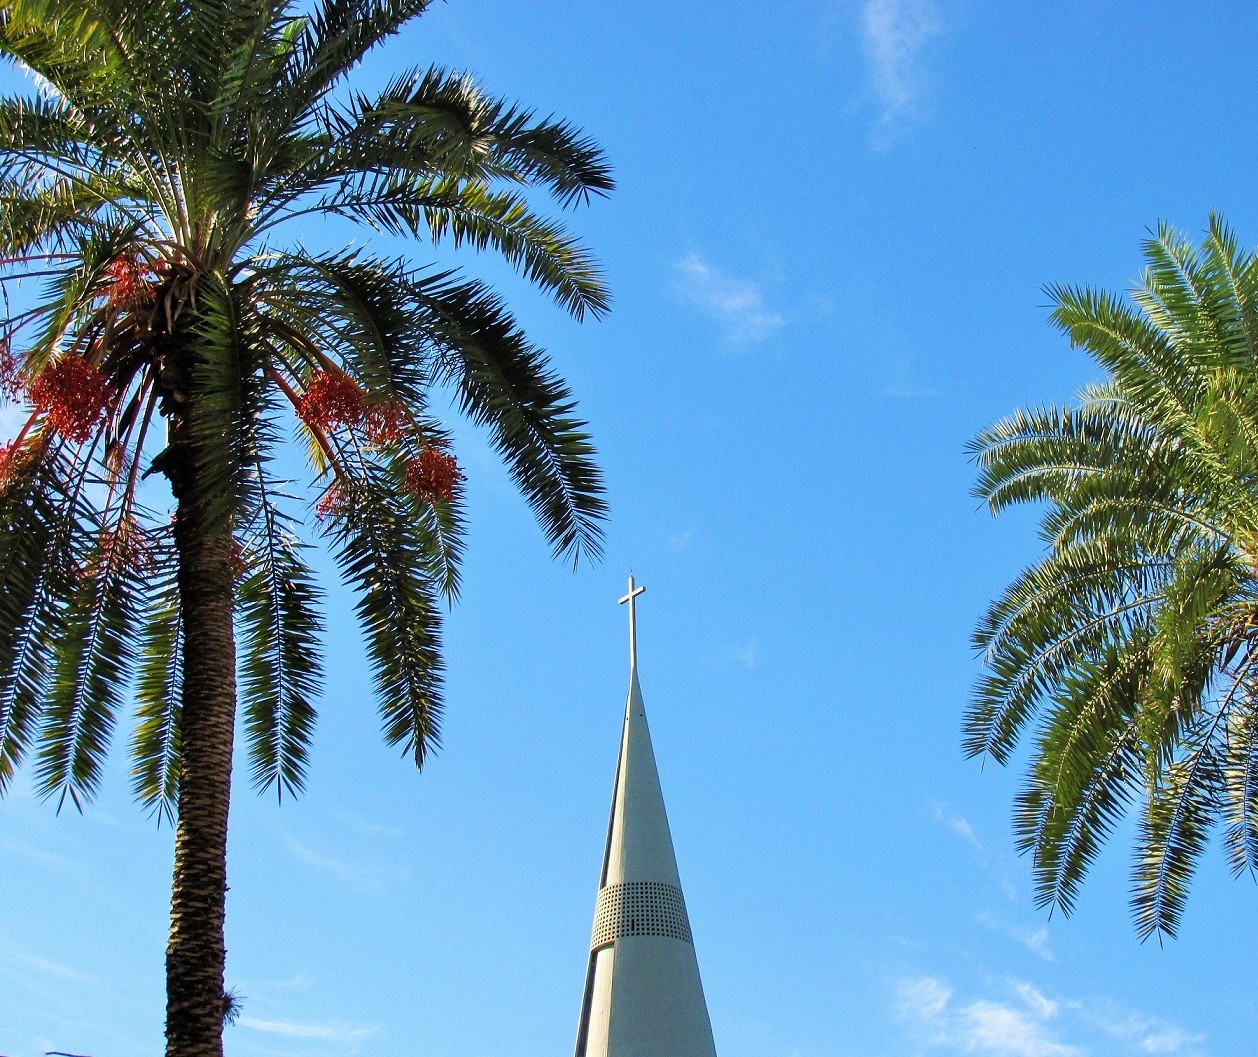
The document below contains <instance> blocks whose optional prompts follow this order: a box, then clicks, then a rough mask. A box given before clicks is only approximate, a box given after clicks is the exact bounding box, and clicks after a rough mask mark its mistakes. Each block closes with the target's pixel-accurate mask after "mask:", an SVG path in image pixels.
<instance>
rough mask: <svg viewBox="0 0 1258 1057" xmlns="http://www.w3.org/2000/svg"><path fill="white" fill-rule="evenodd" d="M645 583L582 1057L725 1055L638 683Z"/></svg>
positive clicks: (633, 605) (629, 598)
mask: <svg viewBox="0 0 1258 1057" xmlns="http://www.w3.org/2000/svg"><path fill="white" fill-rule="evenodd" d="M645 590H646V588H644V587H635V585H634V581H633V577H632V576H630V577H629V593H628V594H626V595H625V597H624V598H622V599H621V600H620V601H621V602H622V603H628V605H629V697H628V701H627V702H626V705H625V722H624V729H623V732H622V734H621V739H620V759H619V761H618V762H617V765H616V782H615V786H614V788H613V790H612V810H611V819H610V821H609V823H608V828H607V847H606V849H605V851H604V853H603V870H602V873H601V875H600V877H599V889H598V900H597V902H596V904H595V908H594V930H593V935H592V936H591V938H590V957H589V964H588V966H587V969H586V978H585V993H584V996H583V999H582V1003H581V1019H580V1022H579V1024H578V1026H577V1046H576V1057H716V1045H715V1043H714V1042H713V1040H712V1025H711V1022H710V1021H709V1019H708V1007H707V1002H706V1001H705V1000H704V997H703V983H702V981H701V980H700V978H699V962H698V959H697V958H696V956H695V948H694V940H693V937H692V936H691V932H690V921H689V918H688V916H687V914H686V902H685V899H684V898H683V896H682V893H681V880H680V878H679V876H678V873H677V859H676V857H675V855H674V853H673V839H672V835H671V833H670V832H669V828H668V815H667V813H666V812H665V810H664V794H663V792H662V791H661V789H660V779H659V773H658V772H657V770H656V766H655V753H654V751H653V750H652V748H651V731H650V728H649V727H648V726H647V721H646V709H645V708H644V706H643V704H642V690H641V688H640V687H639V685H638V657H637V652H638V649H637V647H638V642H637V638H638V636H637V598H638V596H639V595H640V594H642V592H643V591H645Z"/></svg>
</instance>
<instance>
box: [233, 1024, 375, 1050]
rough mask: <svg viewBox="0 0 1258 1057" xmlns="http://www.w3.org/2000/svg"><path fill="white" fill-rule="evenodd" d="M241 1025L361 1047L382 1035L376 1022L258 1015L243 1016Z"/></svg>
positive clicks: (269, 1032)
mask: <svg viewBox="0 0 1258 1057" xmlns="http://www.w3.org/2000/svg"><path fill="white" fill-rule="evenodd" d="M239 1023H240V1026H241V1027H242V1028H251V1029H253V1030H254V1031H261V1032H265V1033H266V1034H268V1035H280V1036H282V1037H284V1038H287V1039H306V1040H308V1041H310V1042H325V1043H330V1044H332V1045H335V1046H347V1047H352V1048H357V1047H360V1046H361V1045H362V1044H363V1043H365V1042H368V1041H369V1040H371V1039H374V1038H378V1037H379V1036H380V1035H381V1029H380V1028H379V1027H377V1026H376V1025H374V1024H348V1023H345V1022H343V1021H330V1022H328V1023H319V1022H310V1021H307V1022H301V1021H295V1020H262V1019H260V1018H257V1017H241V1018H240V1021H239Z"/></svg>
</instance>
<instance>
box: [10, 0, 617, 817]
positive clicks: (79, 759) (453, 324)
mask: <svg viewBox="0 0 1258 1057" xmlns="http://www.w3.org/2000/svg"><path fill="white" fill-rule="evenodd" d="M244 6H245V8H246V9H247V10H246V13H247V15H248V17H242V16H241V13H240V7H241V5H239V4H232V5H228V4H219V3H202V4H195V3H194V4H186V3H181V2H151V0H150V2H140V3H135V2H132V0H127V2H126V3H125V4H124V3H104V4H101V3H94V4H92V5H84V4H71V3H31V4H27V3H19V4H13V5H9V8H8V10H7V13H6V15H5V16H4V17H5V19H6V24H5V45H6V48H7V50H8V52H9V53H10V55H12V56H13V57H14V58H16V59H17V60H18V61H19V62H21V63H23V64H25V65H26V66H27V67H29V68H30V69H31V70H33V71H35V72H36V73H37V74H39V75H40V77H41V78H42V79H43V80H44V82H45V83H46V84H47V85H50V86H51V88H52V90H51V91H45V92H44V93H42V95H41V97H40V98H38V99H34V100H32V99H23V100H20V101H19V100H11V101H7V102H6V103H4V104H3V106H2V108H0V142H3V144H4V148H5V152H4V155H3V160H2V163H0V187H2V188H3V192H4V199H3V212H2V213H0V225H2V227H0V242H2V246H0V252H2V253H3V254H4V256H5V258H6V260H5V262H4V267H5V269H6V273H7V277H8V278H10V279H13V278H21V277H30V276H32V275H33V274H39V275H41V276H42V277H43V278H44V279H45V280H46V282H45V285H44V288H43V293H42V295H41V296H39V297H38V298H37V299H35V301H34V303H33V304H31V305H30V306H29V307H25V308H24V310H23V311H21V312H14V313H10V318H9V322H8V328H7V333H6V340H5V345H4V354H5V362H4V364H3V367H4V368H5V376H4V383H5V385H6V387H7V389H8V392H9V393H10V394H11V395H17V396H19V397H22V396H25V398H26V399H27V401H28V402H29V404H30V405H31V408H32V413H31V416H30V418H29V420H28V422H27V423H26V426H25V428H24V429H23V430H22V432H21V434H20V435H19V437H18V438H17V440H15V441H14V442H13V443H11V444H10V445H9V446H7V447H6V448H5V449H4V451H3V456H2V462H0V480H3V482H4V486H5V487H4V493H3V498H2V501H3V503H4V506H5V510H4V511H3V517H4V520H5V523H6V526H7V527H8V529H9V531H8V533H7V535H6V538H5V547H4V551H3V555H2V559H0V560H3V562H4V565H3V569H4V577H5V583H6V585H7V587H8V588H9V590H7V591H6V594H5V598H4V600H3V606H4V611H3V614H2V615H0V623H2V624H3V625H4V629H3V632H0V634H3V635H5V636H6V637H7V638H9V639H10V641H8V642H5V643H4V646H6V647H7V656H8V657H9V658H11V659H12V662H11V665H10V670H9V672H8V679H7V681H6V683H5V684H4V687H3V692H4V697H3V699H2V700H3V710H2V711H0V719H2V722H0V782H4V781H7V780H8V778H9V776H10V774H11V772H12V770H13V767H14V766H15V765H16V764H17V763H18V762H19V761H20V759H21V758H22V756H23V754H24V752H25V751H26V749H27V747H28V746H29V745H30V744H31V743H32V742H33V741H36V740H38V742H39V744H40V747H39V756H38V763H37V768H38V780H39V783H40V785H41V787H42V788H43V789H44V790H45V791H46V792H59V793H61V795H63V796H64V795H69V796H71V797H73V798H75V800H76V801H77V800H78V799H79V798H81V797H82V796H84V795H87V794H90V793H91V791H92V789H93V788H94V786H95V783H96V781H97V776H98V773H99V767H98V763H99V760H100V757H101V754H102V752H103V749H104V746H105V743H106V740H107V737H108V734H109V731H110V729H111V727H112V725H113V715H114V712H115V709H116V706H117V703H118V696H119V692H120V689H121V687H122V686H123V685H124V683H125V680H126V677H127V674H128V671H129V669H130V668H131V666H132V664H133V663H134V662H135V661H136V660H137V659H138V660H139V661H140V662H141V665H142V678H141V679H140V680H139V683H138V689H139V694H138V700H139V709H140V715H141V723H140V726H139V730H138V735H137V741H136V746H135V748H136V756H135V758H136V771H135V777H136V785H137V789H138V791H139V792H140V794H141V795H142V796H143V797H144V799H145V800H146V801H148V802H150V803H151V804H153V805H155V806H157V807H158V808H159V809H161V810H166V811H169V809H170V807H171V805H172V804H173V796H174V789H175V784H174V780H175V777H176V775H177V773H178V766H177V757H178V731H177V723H176V719H177V716H176V715H175V714H174V713H173V710H172V709H171V708H170V702H171V699H172V690H173V688H174V686H175V683H176V680H177V679H178V666H179V659H178V650H177V644H178V640H179V634H180V628H179V612H178V606H177V605H175V604H174V601H173V593H172V592H174V590H175V584H174V578H173V576H172V571H173V564H172V560H173V557H174V552H173V548H172V547H171V546H170V533H169V532H168V531H166V527H165V526H162V525H159V524H155V523H153V521H152V519H151V518H146V512H145V510H144V509H143V507H142V504H141V501H140V498H139V497H138V495H137V485H138V483H139V482H140V480H141V478H142V477H144V476H146V475H147V474H149V473H152V472H153V470H154V468H156V469H158V470H160V471H164V472H167V473H168V474H170V475H172V480H174V479H175V478H177V477H178V475H179V474H181V473H184V472H186V470H185V469H183V468H181V467H180V465H179V462H180V460H179V459H178V458H177V457H176V456H177V455H178V445H179V444H180V443H181V442H182V438H181V431H182V432H186V434H187V435H188V437H189V440H191V439H192V438H193V437H195V444H196V448H197V453H196V459H197V464H196V470H197V472H198V473H199V474H200V475H201V477H202V481H201V482H200V483H201V487H202V488H203V490H204V493H205V494H206V495H207V496H210V497H212V501H211V502H210V503H209V509H208V510H206V511H205V512H204V513H205V514H206V515H207V516H208V517H209V518H210V519H211V520H215V519H217V520H222V521H228V522H230V524H231V526H232V529H233V531H234V534H235V539H236V541H237V553H236V554H235V555H234V559H233V560H234V561H235V562H236V563H237V564H238V566H239V568H238V570H237V572H238V576H239V581H240V582H239V586H238V595H239V603H240V604H239V620H240V626H241V631H242V633H243V635H244V641H245V651H246V652H245V659H244V669H243V671H244V681H243V684H242V690H243V696H244V701H245V704H246V707H247V713H248V732H249V736H250V747H251V752H252V757H253V766H254V776H255V778H256V779H257V780H258V781H259V782H260V783H263V784H271V783H274V784H276V785H277V787H278V788H279V789H281V790H282V789H293V788H296V787H297V786H299V785H300V783H301V778H302V774H303V770H304V765H305V744H306V741H307V738H308V735H309V731H310V724H311V719H312V711H311V704H310V702H311V697H312V693H313V691H314V689H315V685H316V682H317V675H318V670H319V666H318V657H317V649H316V641H317V634H318V630H319V622H318V618H317V616H316V610H315V591H314V588H313V584H312V580H311V576H310V573H309V571H308V570H307V569H306V566H305V564H304V562H303V560H302V553H301V545H300V544H299V543H298V542H297V538H296V534H295V529H296V526H295V525H294V524H293V522H292V521H291V520H290V519H291V517H292V511H291V510H285V509H284V508H283V507H284V497H283V496H282V493H281V489H280V488H279V486H278V482H276V481H274V480H273V479H272V477H271V475H270V474H269V472H268V462H269V460H270V457H271V455H272V453H273V449H274V447H275V445H276V443H277V441H278V438H279V436H280V431H281V426H282V424H283V420H284V416H285V415H286V414H287V413H289V412H292V413H293V415H294V416H295V420H296V422H297V424H298V427H299V429H300V431H301V433H302V434H303V435H304V436H305V438H306V440H307V442H308V449H309V456H310V462H311V465H312V468H313V470H314V472H315V474H316V478H317V480H318V481H319V483H320V485H321V487H322V489H323V491H322V497H321V498H320V500H319V502H318V505H317V508H316V510H317V513H318V515H319V518H320V519H321V520H322V522H323V528H324V530H325V532H326V533H327V535H328V536H329V537H330V538H331V540H332V542H333V545H334V547H335V549H336V552H337V557H338V559H339V562H340V565H341V568H342V571H343V572H344V574H345V575H346V577H347V578H348V579H349V580H350V581H352V582H354V583H355V584H357V586H358V587H359V588H360V590H361V592H362V598H361V601H360V615H361V617H362V618H363V622H364V625H365V628H366V630H367V634H368V639H369V642H370V647H371V653H372V659H373V661H374V664H375V667H376V672H377V675H378V678H379V684H380V690H381V701H382V706H383V709H384V713H385V722H386V730H387V734H388V737H389V739H390V740H391V741H394V742H399V743H403V744H405V745H407V746H408V747H409V748H410V749H411V750H412V751H413V752H414V754H415V758H416V760H417V761H422V759H423V756H424V753H425V751H426V748H427V747H428V746H429V745H430V744H431V742H432V741H433V739H434V738H435V737H436V734H437V713H438V707H437V701H438V679H439V673H440V665H439V663H438V650H437V631H438V612H439V610H438V606H437V599H436V598H435V597H434V594H435V593H436V592H440V591H444V592H445V593H446V594H447V595H453V593H454V592H455V590H456V588H457V582H458V581H457V558H458V555H459V546H460V533H461V527H462V524H461V517H460V503H459V494H458V491H459V490H458V483H459V480H460V477H461V474H460V471H459V470H458V468H457V466H456V464H455V462H454V460H453V457H452V456H451V455H450V454H449V453H448V448H449V438H448V435H447V433H446V431H445V430H444V429H443V427H442V426H441V424H440V423H439V422H438V420H437V419H436V418H435V417H434V416H433V415H432V413H431V412H430V410H429V396H430V393H431V392H432V390H433V389H434V388H443V387H445V388H451V389H452V390H453V391H454V392H455V393H456V394H457V398H458V402H459V404H460V405H461V409H462V410H463V412H465V413H466V414H467V415H469V416H470V417H471V418H472V419H474V420H475V421H477V422H479V423H481V424H483V425H485V426H487V427H488V428H489V429H490V430H491V432H492V434H493V439H494V441H495V443H496V446H497V448H498V450H499V451H500V452H501V453H502V454H503V456H504V457H505V458H506V459H507V460H508V462H509V464H510V466H511V469H512V471H513V474H514V477H515V480H516V481H517V483H518V484H519V486H520V488H521V489H522V490H523V491H524V493H525V494H526V496H527V497H528V498H529V500H530V501H531V502H532V504H533V506H534V508H535V509H536V510H537V512H538V514H539V516H540V518H541V520H542V523H543V525H544V527H545V529H546V532H547V534H548V536H549V538H550V539H551V541H552V543H553V544H554V545H555V547H556V549H557V550H560V551H563V552H566V553H569V554H571V555H574V556H578V555H580V554H582V553H590V552H592V551H595V550H596V549H597V541H598V530H597V522H598V519H599V516H600V515H601V513H602V511H603V505H602V500H601V498H600V485H599V478H598V474H597V471H596V469H595V468H594V467H593V465H592V463H591V461H590V455H591V448H590V445H589V442H588V439H587V437H586V434H585V432H584V429H583V424H582V423H581V422H579V421H577V420H576V419H575V418H574V417H573V416H572V401H571V396H570V394H569V392H568V391H567V389H566V388H565V386H564V385H563V384H562V383H561V382H560V381H559V380H558V379H557V378H556V377H555V376H554V375H553V373H552V372H551V371H550V370H549V369H548V367H547V364H546V360H545V357H544V356H543V354H542V353H541V352H540V351H539V350H537V349H535V348H533V347H532V346H530V345H529V343H528V342H527V340H526V339H525V338H524V336H523V335H522V334H521V333H520V331H519V329H518V328H517V326H516V325H515V323H514V322H513V320H512V319H511V317H510V315H509V314H508V313H507V312H506V311H505V309H504V307H503V306H502V304H501V303H500V301H499V300H498V299H497V298H496V297H495V296H494V295H493V293H492V292H491V291H489V290H487V289H486V288H485V287H483V286H482V285H481V284H479V283H476V282H471V281H467V280H463V279H461V278H459V277H458V276H457V275H455V274H453V273H450V272H439V271H432V270H428V271H424V270H416V269H414V268H412V267H409V266H407V265H406V264H404V263H402V262H401V261H385V260H378V259H373V258H371V257H369V256H367V255H365V254H362V253H346V252H334V253H328V254H324V255H319V254H314V253H310V252H307V251H304V250H295V249H292V248H289V247H287V246H285V244H284V243H283V242H281V241H280V239H281V237H282V234H283V232H284V225H285V224H286V223H290V222H292V221H294V220H296V219H297V218H301V217H309V216H311V215H317V214H324V215H327V214H335V215H338V216H343V217H349V218H352V219H357V220H362V221H365V222H367V223H368V224H371V225H373V226H374V227H376V228H379V229H383V230H385V231H388V232H393V233H407V234H412V235H420V234H428V235H431V237H433V238H434V239H439V238H449V239H452V240H453V241H454V242H455V243H460V242H470V243H472V244H474V245H477V246H492V247H495V248H497V249H498V250H500V251H501V252H502V253H503V254H504V255H505V256H506V257H507V258H508V259H510V260H511V261H513V262H515V263H516V264H518V265H519V266H520V267H521V268H522V269H523V270H524V271H525V272H526V274H527V275H528V276H529V277H530V278H532V279H533V280H534V281H536V282H537V283H538V284H540V285H542V286H543V287H545V288H547V289H549V290H551V291H552V292H553V293H554V295H555V296H556V298H557V299H558V300H559V301H560V303H561V304H563V305H565V306H566V307H567V308H568V309H569V310H570V311H571V312H572V313H573V314H574V315H576V316H578V317H580V316H581V315H582V313H584V312H586V311H592V312H596V313H597V312H601V311H602V310H603V309H604V307H605V305H606V296H605V293H604V290H603V288H602V286H601V284H600V282H599V278H598V274H597V272H596V269H595V268H594V266H593V264H592V262H591V261H590V259H589V257H588V255H587V254H586V252H585V251H584V250H583V249H582V248H580V247H579V246H578V245H576V244H575V243H574V242H573V241H572V239H571V238H570V237H568V236H567V235H566V234H564V233H563V232H562V231H561V230H560V229H559V228H557V227H556V226H554V225H553V224H552V223H549V222H546V221H544V220H541V219H539V218H538V217H537V216H536V215H535V214H534V213H533V212H531V211H530V209H529V208H528V206H527V204H526V202H525V201H524V199H523V198H522V197H521V196H520V195H519V193H518V192H517V191H516V190H515V189H514V187H515V186H518V185H523V184H529V183H534V184H541V185H544V186H547V187H549V188H550V189H551V190H552V191H554V192H555V193H556V194H557V195H558V197H559V199H560V200H561V201H563V202H573V201H579V200H581V199H583V198H585V197H586V196H587V195H588V194H589V193H590V192H591V191H602V190H605V189H606V188H607V187H608V186H609V185H610V181H609V178H608V173H607V169H606V166H605V164H604V162H603V161H602V158H601V156H600V154H599V153H598V151H597V150H596V149H595V148H594V147H593V146H592V145H591V144H590V143H589V142H588V141H586V140H584V139H583V138H582V137H581V136H580V135H579V134H577V133H576V132H575V131H574V130H572V129H571V128H569V127H567V126H566V125H564V124H562V123H558V122H554V121H538V120H537V119H535V118H534V117H533V116H532V115H530V114H528V113H526V112H521V111H519V110H516V109H515V108H512V107H510V106H507V105H505V104H503V103H502V102H499V101H495V100H492V99H489V98H487V97H486V96H485V95H483V94H482V93H481V92H480V91H479V90H478V89H477V87H476V86H475V85H474V84H473V83H472V82H471V80H470V79H469V78H467V77H465V76H462V75H452V74H447V73H444V72H442V71H439V70H429V71H426V72H413V73H408V74H404V75H402V76H399V77H397V78H396V79H394V80H393V81H392V82H391V83H389V84H388V85H387V86H386V87H385V88H384V89H383V90H382V91H381V92H380V93H379V94H378V95H377V96H375V97H374V98H366V97H362V96H358V95H348V94H341V95H336V94H334V89H335V88H336V87H337V85H338V83H339V81H340V79H341V78H342V77H343V75H344V74H345V73H346V72H347V70H348V69H349V68H350V67H352V65H353V64H354V62H355V61H356V60H357V59H358V58H359V57H360V56H361V55H362V54H363V52H365V51H366V50H367V48H369V47H370V46H372V45H373V44H375V43H377V42H378V41H379V40H380V39H381V38H382V37H383V36H385V35H387V34H389V33H391V32H392V31H394V30H395V29H396V28H397V27H398V26H399V25H400V24H401V23H402V22H404V21H405V20H406V19H407V18H408V17H410V16H411V15H413V14H415V13H416V12H418V11H420V10H421V9H422V8H424V7H425V6H426V4H425V3H420V2H412V3H376V4H370V5H366V4H362V3H331V2H330V3H325V4H323V5H322V6H321V7H320V8H319V9H318V10H317V11H316V12H315V13H314V14H312V15H310V16H307V17H297V16H292V15H289V14H287V13H286V11H287V8H288V6H289V5H288V4H284V3H272V4H252V5H244ZM89 8H90V9H91V10H92V13H93V17H91V18H87V17H84V18H82V19H80V20H78V21H72V19H73V18H74V16H75V15H76V14H80V13H81V12H83V11H86V10H88V9H89ZM211 42H212V44H213V46H212V47H207V45H208V44H210V43H211ZM501 185H506V187H507V189H505V190H503V189H498V188H499V187H500V186H501ZM190 399H193V400H195V401H197V403H198V405H199V406H200V407H205V406H206V405H207V404H208V405H209V407H208V408H207V410H206V412H205V413H204V418H203V421H198V419H197V418H196V417H195V414H193V415H189V414H188V411H187V407H188V403H189V400H190ZM162 417H165V418H166V420H167V421H168V422H169V423H171V425H170V428H169V434H170V441H171V443H170V444H169V445H167V446H166V447H165V448H164V450H163V451H162V452H161V453H160V454H157V456H156V458H155V459H153V457H152V456H153V452H154V450H155V448H157V447H162V440H161V439H160V438H158V437H157V436H155V435H156V434H157V433H158V432H159V429H158V428H155V425H156V423H157V421H158V420H159V419H160V418H162ZM146 451H147V452H148V456H147V457H146V455H145V453H146ZM205 478H209V480H208V481H207V480H205ZM175 486H176V489H177V488H178V481H177V480H175ZM137 634H138V635H139V636H140V637H137ZM37 643H38V644H40V646H41V647H46V646H47V645H48V644H49V643H55V644H56V647H57V648H56V650H55V651H54V652H53V653H51V654H48V653H45V652H44V650H43V649H42V648H41V649H35V648H34V646H35V644H37Z"/></svg>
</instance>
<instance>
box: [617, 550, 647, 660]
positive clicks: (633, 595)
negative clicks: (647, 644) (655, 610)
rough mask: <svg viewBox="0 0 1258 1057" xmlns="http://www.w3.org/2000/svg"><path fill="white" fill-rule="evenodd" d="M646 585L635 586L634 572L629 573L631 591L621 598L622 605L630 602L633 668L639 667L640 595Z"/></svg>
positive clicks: (630, 657) (630, 638)
mask: <svg viewBox="0 0 1258 1057" xmlns="http://www.w3.org/2000/svg"><path fill="white" fill-rule="evenodd" d="M645 590H646V588H645V587H635V586H634V585H633V573H630V574H629V593H628V594H627V595H625V597H624V598H622V599H620V605H622V606H623V605H624V604H625V603H626V602H628V603H629V666H630V667H631V668H637V667H638V595H640V594H642V592H643V591H645Z"/></svg>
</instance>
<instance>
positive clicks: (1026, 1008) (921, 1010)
mask: <svg viewBox="0 0 1258 1057" xmlns="http://www.w3.org/2000/svg"><path fill="white" fill-rule="evenodd" d="M1014 996H1015V1000H1014V1001H1009V1002H996V1001H993V1000H991V999H978V1000H975V1001H972V1002H966V1003H958V1002H956V1001H954V999H955V994H954V992H953V990H952V988H951V987H949V986H948V985H947V983H945V982H944V981H942V980H939V979H937V978H935V977H930V976H927V977H919V978H917V979H913V980H902V981H900V983H899V985H898V987H897V1002H896V1005H897V1008H898V1010H899V1012H900V1014H901V1016H902V1017H903V1018H904V1020H905V1021H906V1022H907V1024H908V1025H909V1027H910V1028H911V1029H912V1030H913V1031H915V1032H916V1033H918V1034H919V1035H921V1037H922V1042H923V1043H924V1044H926V1045H929V1046H931V1047H934V1048H938V1049H943V1050H951V1051H953V1052H955V1053H980V1054H988V1055H990V1057H1084V1054H1085V1053H1086V1052H1087V1051H1085V1050H1083V1049H1081V1048H1080V1047H1078V1046H1074V1045H1071V1044H1069V1043H1065V1042H1061V1041H1059V1040H1058V1039H1057V1037H1056V1035H1055V1033H1054V1032H1053V1030H1052V1028H1051V1027H1050V1024H1049V1021H1051V1020H1052V1019H1053V1018H1054V1017H1055V1016H1056V1014H1057V1009H1058V1007H1057V1004H1056V1003H1054V1002H1052V1001H1051V1000H1049V999H1047V998H1045V997H1044V996H1043V995H1042V994H1040V992H1039V991H1037V990H1036V989H1035V988H1033V987H1030V986H1029V985H1022V986H1020V987H1016V988H1015V989H1014Z"/></svg>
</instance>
